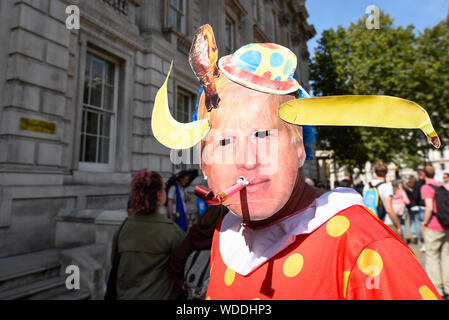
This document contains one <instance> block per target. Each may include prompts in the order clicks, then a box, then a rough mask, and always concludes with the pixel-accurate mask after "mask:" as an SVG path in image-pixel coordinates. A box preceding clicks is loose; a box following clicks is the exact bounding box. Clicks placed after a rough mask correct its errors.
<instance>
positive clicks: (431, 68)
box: [310, 12, 449, 172]
mask: <svg viewBox="0 0 449 320" xmlns="http://www.w3.org/2000/svg"><path fill="white" fill-rule="evenodd" d="M365 20H366V16H365V17H363V18H361V19H360V20H359V21H357V22H356V23H352V24H351V25H350V26H349V27H348V28H343V27H341V26H339V27H338V28H337V29H335V30H334V29H333V28H332V29H330V30H326V31H323V33H322V35H321V39H320V40H319V42H318V48H317V49H316V51H315V55H314V57H313V59H312V60H311V61H310V78H311V80H312V89H313V92H314V95H315V96H329V95H353V94H361V95H390V96H396V97H401V98H404V99H408V100H411V101H414V102H416V103H418V104H420V105H421V106H423V107H424V108H425V109H426V110H427V111H428V113H429V115H430V116H431V118H432V123H433V124H434V127H435V129H436V131H437V132H438V134H439V136H440V138H441V140H442V143H443V144H445V142H447V141H448V139H447V137H448V133H449V109H448V106H449V17H448V18H447V19H446V20H444V21H442V22H440V23H439V24H438V25H436V26H435V27H433V28H430V29H426V30H425V31H424V32H423V33H422V34H419V35H416V34H415V32H414V27H413V26H408V27H406V28H403V27H394V26H393V20H392V19H391V18H390V17H389V15H388V14H385V13H383V12H381V15H380V29H378V30H376V29H371V30H368V29H367V28H366V25H365ZM317 131H318V136H319V141H320V143H319V145H318V147H319V148H320V149H323V150H334V151H335V153H334V154H335V159H336V161H337V163H338V164H339V165H345V166H347V168H348V170H349V171H350V172H351V171H352V170H353V169H354V168H359V169H362V168H363V167H364V165H365V163H366V161H368V160H369V161H377V160H383V161H387V162H394V163H396V164H397V165H406V166H414V165H416V164H418V163H420V162H421V161H422V160H423V159H422V158H423V156H424V154H425V152H426V150H427V149H428V148H431V145H430V144H428V143H427V140H426V138H425V136H424V134H423V133H422V132H421V131H419V130H398V129H383V128H359V127H318V128H317Z"/></svg>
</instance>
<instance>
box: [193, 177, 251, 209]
mask: <svg viewBox="0 0 449 320" xmlns="http://www.w3.org/2000/svg"><path fill="white" fill-rule="evenodd" d="M247 185H249V182H248V181H247V180H246V179H245V178H244V177H240V178H239V179H238V180H237V183H236V184H235V185H233V186H232V187H230V188H228V189H226V190H225V191H223V192H219V193H218V194H216V195H214V193H213V192H212V191H211V190H209V189H207V188H206V187H203V186H196V187H195V189H194V190H193V193H194V194H195V195H196V196H197V197H198V198H200V199H201V200H203V201H205V202H206V203H208V204H210V205H212V206H217V205H219V204H222V203H223V202H224V201H225V200H226V199H227V198H228V197H230V196H232V195H233V194H235V193H236V192H239V191H240V190H242V189H243V188H245V187H246V186H247Z"/></svg>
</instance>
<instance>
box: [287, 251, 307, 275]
mask: <svg viewBox="0 0 449 320" xmlns="http://www.w3.org/2000/svg"><path fill="white" fill-rule="evenodd" d="M303 264H304V258H303V257H302V255H301V254H299V253H294V254H292V255H291V256H289V257H288V258H287V259H286V260H285V262H284V265H283V266H282V271H283V272H284V275H285V276H286V277H288V278H292V277H295V276H297V275H298V274H299V273H300V272H301V269H302V266H303Z"/></svg>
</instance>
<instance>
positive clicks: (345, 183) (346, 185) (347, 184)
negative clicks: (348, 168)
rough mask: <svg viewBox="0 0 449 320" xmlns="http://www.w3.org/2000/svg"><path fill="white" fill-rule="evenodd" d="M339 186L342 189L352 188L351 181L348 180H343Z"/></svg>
mask: <svg viewBox="0 0 449 320" xmlns="http://www.w3.org/2000/svg"><path fill="white" fill-rule="evenodd" d="M339 185H340V187H342V188H351V186H352V184H351V181H350V180H349V179H348V178H346V179H343V180H341V181H340V184H339Z"/></svg>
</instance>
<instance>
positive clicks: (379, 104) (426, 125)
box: [279, 96, 441, 148]
mask: <svg viewBox="0 0 449 320" xmlns="http://www.w3.org/2000/svg"><path fill="white" fill-rule="evenodd" d="M279 117H280V118H281V119H283V120H285V121H287V122H289V123H293V124H297V125H316V126H361V127H382V128H401V129H421V130H422V131H423V132H424V133H425V134H426V136H427V139H428V140H429V142H430V143H431V144H432V145H433V146H434V147H436V148H439V147H440V145H441V143H440V139H439V138H438V135H437V133H436V132H435V130H434V128H433V126H432V123H431V121H430V118H429V115H428V114H427V112H426V110H424V109H423V108H422V107H421V106H419V105H418V104H416V103H414V102H412V101H409V100H405V99H401V98H396V97H389V96H332V97H315V98H308V99H297V100H292V101H288V102H286V103H284V104H283V105H282V106H281V107H280V108H279Z"/></svg>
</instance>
